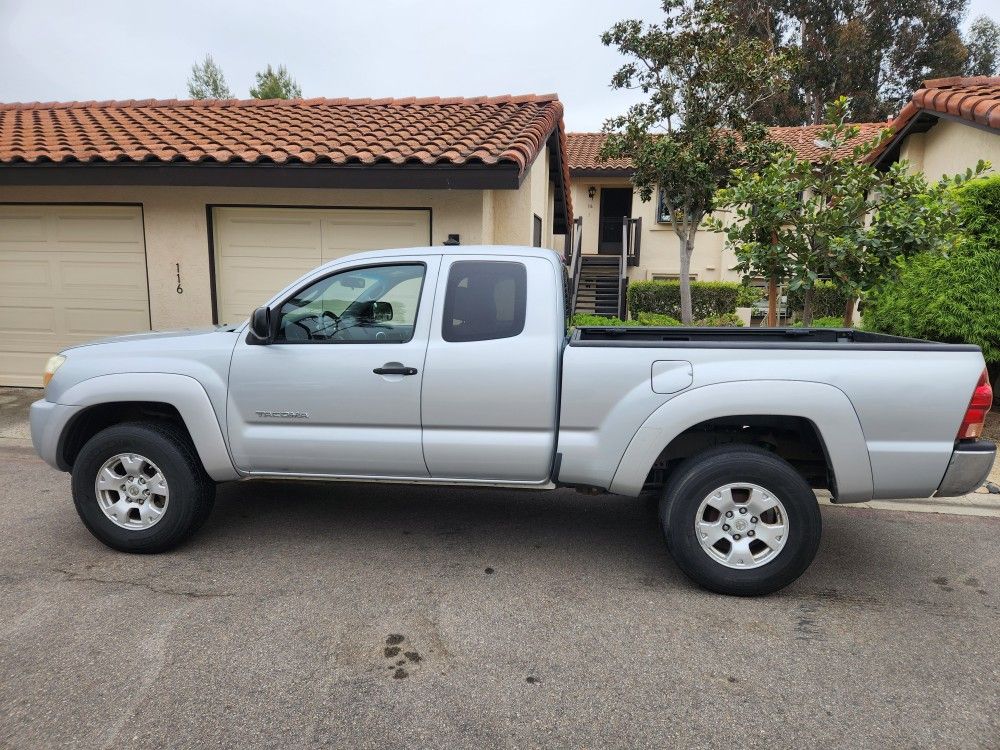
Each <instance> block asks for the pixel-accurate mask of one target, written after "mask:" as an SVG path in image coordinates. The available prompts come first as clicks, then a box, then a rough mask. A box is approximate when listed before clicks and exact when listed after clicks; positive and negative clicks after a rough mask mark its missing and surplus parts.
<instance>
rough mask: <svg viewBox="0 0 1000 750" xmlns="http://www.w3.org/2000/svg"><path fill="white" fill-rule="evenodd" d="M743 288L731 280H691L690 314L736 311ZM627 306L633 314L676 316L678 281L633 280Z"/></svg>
mask: <svg viewBox="0 0 1000 750" xmlns="http://www.w3.org/2000/svg"><path fill="white" fill-rule="evenodd" d="M743 288H744V287H743V285H742V284H739V283H737V282H735V281H692V282H691V312H692V316H693V317H694V319H695V320H698V319H699V318H707V317H709V316H712V315H725V314H726V313H731V312H736V302H737V299H739V296H740V290H741V289H743ZM628 309H629V311H630V314H631V315H633V316H636V317H638V315H639V313H644V312H645V313H658V314H660V315H669V316H670V317H672V318H680V317H681V284H680V282H679V281H633V282H632V283H630V284H629V285H628Z"/></svg>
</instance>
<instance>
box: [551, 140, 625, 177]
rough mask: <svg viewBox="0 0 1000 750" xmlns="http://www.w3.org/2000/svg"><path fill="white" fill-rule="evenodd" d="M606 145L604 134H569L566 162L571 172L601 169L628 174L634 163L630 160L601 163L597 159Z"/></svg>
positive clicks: (612, 160) (613, 160)
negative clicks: (602, 147)
mask: <svg viewBox="0 0 1000 750" xmlns="http://www.w3.org/2000/svg"><path fill="white" fill-rule="evenodd" d="M603 144H604V133H568V134H567V143H566V162H567V163H568V164H569V168H570V171H571V172H573V171H576V170H584V169H599V170H602V171H603V170H607V171H609V172H622V173H623V174H625V173H628V172H629V171H631V169H632V162H631V161H630V160H628V159H611V160H610V161H601V160H599V159H598V158H597V155H598V153H599V152H600V150H601V146H602V145H603Z"/></svg>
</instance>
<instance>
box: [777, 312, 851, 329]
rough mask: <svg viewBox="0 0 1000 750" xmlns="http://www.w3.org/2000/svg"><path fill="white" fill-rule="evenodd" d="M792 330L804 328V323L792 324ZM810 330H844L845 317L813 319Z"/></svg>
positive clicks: (829, 316) (832, 316)
mask: <svg viewBox="0 0 1000 750" xmlns="http://www.w3.org/2000/svg"><path fill="white" fill-rule="evenodd" d="M789 327H790V328H802V321H799V322H798V323H792V325H791V326H789ZM809 327H810V328H843V327H844V317H843V316H842V315H828V316H825V317H822V318H813V322H812V325H810V326H809Z"/></svg>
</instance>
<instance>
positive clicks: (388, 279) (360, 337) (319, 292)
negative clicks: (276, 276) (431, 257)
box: [275, 263, 424, 344]
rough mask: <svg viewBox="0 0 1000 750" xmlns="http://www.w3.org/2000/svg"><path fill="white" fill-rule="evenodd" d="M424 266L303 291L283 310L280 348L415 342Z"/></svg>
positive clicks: (362, 271) (388, 269) (338, 279)
mask: <svg viewBox="0 0 1000 750" xmlns="http://www.w3.org/2000/svg"><path fill="white" fill-rule="evenodd" d="M423 281H424V265H423V264H421V263H407V264H400V265H395V266H372V267H370V268H356V269H351V270H349V271H342V272H341V273H336V274H333V275H332V276H327V277H326V278H323V279H320V280H319V281H317V282H314V283H313V284H310V285H309V286H307V287H305V288H304V289H300V290H299V291H297V292H296V293H295V295H294V296H293V297H292V298H291V299H289V300H287V301H286V302H285V303H284V304H282V305H281V307H280V308H279V310H278V315H279V321H278V333H277V336H276V337H275V341H276V342H285V343H322V344H364V343H376V344H391V343H397V344H401V343H405V342H407V341H409V340H410V339H412V338H413V325H414V323H415V322H416V318H417V307H418V305H419V303H420V290H421V288H422V286H423Z"/></svg>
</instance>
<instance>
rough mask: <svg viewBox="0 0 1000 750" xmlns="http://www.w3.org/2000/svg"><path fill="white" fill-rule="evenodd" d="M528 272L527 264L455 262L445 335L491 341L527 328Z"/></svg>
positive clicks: (446, 301) (450, 276)
mask: <svg viewBox="0 0 1000 750" xmlns="http://www.w3.org/2000/svg"><path fill="white" fill-rule="evenodd" d="M527 299H528V274H527V271H526V270H525V268H524V264H523V263H512V262H509V261H480V260H463V261H458V262H456V263H452V265H451V270H450V271H449V272H448V287H447V289H446V291H445V295H444V320H443V321H442V324H441V338H443V339H444V340H445V341H488V340H490V339H505V338H510V337H511V336H517V335H518V334H519V333H521V331H523V330H524V314H525V308H526V307H527Z"/></svg>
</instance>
